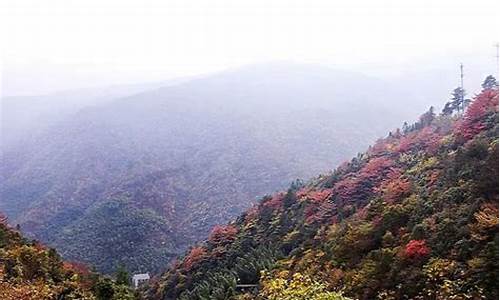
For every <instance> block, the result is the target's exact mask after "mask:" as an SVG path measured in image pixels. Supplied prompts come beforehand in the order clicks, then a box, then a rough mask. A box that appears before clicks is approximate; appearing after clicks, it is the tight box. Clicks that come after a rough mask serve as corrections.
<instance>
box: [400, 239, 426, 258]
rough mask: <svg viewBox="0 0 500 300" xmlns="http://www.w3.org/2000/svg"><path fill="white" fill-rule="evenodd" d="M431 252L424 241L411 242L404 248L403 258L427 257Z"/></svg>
mask: <svg viewBox="0 0 500 300" xmlns="http://www.w3.org/2000/svg"><path fill="white" fill-rule="evenodd" d="M430 252H431V250H430V249H429V247H427V244H426V242H425V240H411V241H410V242H409V243H408V244H406V247H405V252H404V254H405V256H406V257H408V258H412V259H413V258H421V257H426V256H427V255H429V253H430Z"/></svg>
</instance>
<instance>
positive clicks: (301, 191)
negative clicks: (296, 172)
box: [295, 188, 309, 199]
mask: <svg viewBox="0 0 500 300" xmlns="http://www.w3.org/2000/svg"><path fill="white" fill-rule="evenodd" d="M308 193H309V191H308V189H306V188H301V189H299V190H298V191H297V193H295V195H296V196H297V199H302V198H304V197H306V196H307V194H308Z"/></svg>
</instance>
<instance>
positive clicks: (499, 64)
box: [494, 43, 500, 75]
mask: <svg viewBox="0 0 500 300" xmlns="http://www.w3.org/2000/svg"><path fill="white" fill-rule="evenodd" d="M494 47H495V48H496V50H497V51H496V53H495V58H496V59H497V69H496V73H497V75H498V72H499V70H500V59H499V55H498V54H499V53H498V52H499V50H498V48H499V45H498V43H496V44H495V46H494Z"/></svg>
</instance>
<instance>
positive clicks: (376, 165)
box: [360, 157, 394, 179]
mask: <svg viewBox="0 0 500 300" xmlns="http://www.w3.org/2000/svg"><path fill="white" fill-rule="evenodd" d="M393 165H394V162H393V161H392V160H391V159H389V158H387V157H375V158H372V159H370V160H369V161H368V162H367V163H366V165H365V166H364V167H363V169H361V171H360V177H361V178H363V179H374V178H377V177H379V176H382V175H383V174H384V171H389V170H390V169H389V168H390V167H392V166H393Z"/></svg>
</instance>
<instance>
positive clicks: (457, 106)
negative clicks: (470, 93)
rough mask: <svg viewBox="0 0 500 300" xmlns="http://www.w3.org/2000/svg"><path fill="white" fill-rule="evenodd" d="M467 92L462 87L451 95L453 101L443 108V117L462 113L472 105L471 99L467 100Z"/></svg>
mask: <svg viewBox="0 0 500 300" xmlns="http://www.w3.org/2000/svg"><path fill="white" fill-rule="evenodd" d="M465 95H466V93H465V90H464V89H463V88H461V87H457V88H456V89H454V90H453V92H452V93H451V100H450V101H449V102H448V103H446V104H445V106H444V108H443V115H451V114H453V112H455V111H456V112H458V113H460V112H462V111H464V109H465V107H467V105H468V104H469V103H470V100H469V99H465Z"/></svg>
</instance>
